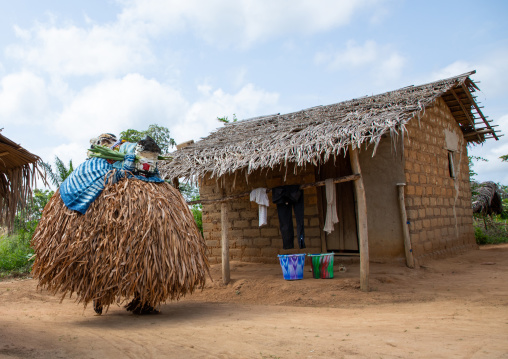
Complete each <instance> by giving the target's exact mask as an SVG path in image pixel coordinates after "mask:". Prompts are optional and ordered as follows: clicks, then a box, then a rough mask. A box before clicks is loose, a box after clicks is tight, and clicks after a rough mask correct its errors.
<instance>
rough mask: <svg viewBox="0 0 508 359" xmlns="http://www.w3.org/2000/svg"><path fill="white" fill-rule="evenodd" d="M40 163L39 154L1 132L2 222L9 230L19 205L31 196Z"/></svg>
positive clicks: (0, 218)
mask: <svg viewBox="0 0 508 359" xmlns="http://www.w3.org/2000/svg"><path fill="white" fill-rule="evenodd" d="M0 131H1V129H0ZM39 163H40V158H39V157H38V156H36V155H34V154H33V153H30V152H28V151H27V150H25V149H24V148H23V147H21V146H20V145H18V144H17V143H15V142H13V141H11V140H9V139H8V138H7V137H5V136H3V135H2V134H0V224H1V225H5V226H6V227H7V228H8V229H9V230H12V227H13V225H14V217H15V216H16V211H17V210H18V208H19V207H18V206H21V207H23V206H24V204H25V203H26V201H27V199H29V198H30V197H31V194H32V187H33V186H34V185H35V178H36V174H37V173H40V172H39V169H38V164H39Z"/></svg>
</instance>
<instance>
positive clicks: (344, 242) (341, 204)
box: [316, 153, 359, 254]
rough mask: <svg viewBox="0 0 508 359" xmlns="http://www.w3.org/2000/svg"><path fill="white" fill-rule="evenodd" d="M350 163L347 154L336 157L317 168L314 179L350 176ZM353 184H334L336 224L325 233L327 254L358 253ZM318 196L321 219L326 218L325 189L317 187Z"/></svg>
mask: <svg viewBox="0 0 508 359" xmlns="http://www.w3.org/2000/svg"><path fill="white" fill-rule="evenodd" d="M351 174H353V173H352V170H351V163H350V160H349V153H347V154H346V156H345V157H344V156H338V157H337V158H335V160H334V159H333V158H332V159H330V160H329V161H328V162H326V163H325V164H323V165H321V166H319V167H318V168H317V173H316V177H317V179H318V180H320V181H321V180H325V179H328V178H337V177H342V176H347V175H351ZM353 186H354V185H353V182H345V183H336V184H335V192H336V196H337V198H336V202H337V217H338V219H339V222H338V223H335V226H334V230H333V232H331V233H326V232H325V240H326V249H327V251H328V252H331V251H333V252H335V253H344V254H348V253H350V254H355V253H359V247H358V233H357V225H356V210H355V197H354V187H353ZM318 196H320V199H321V201H320V203H321V206H320V209H319V210H320V212H321V218H325V217H326V191H325V187H324V186H323V187H318Z"/></svg>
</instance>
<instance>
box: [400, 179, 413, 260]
mask: <svg viewBox="0 0 508 359" xmlns="http://www.w3.org/2000/svg"><path fill="white" fill-rule="evenodd" d="M405 185H406V184H405V183H397V188H398V192H399V196H398V197H399V210H400V219H401V221H402V234H403V236H404V249H405V251H406V265H407V266H408V267H409V268H414V267H415V260H414V257H413V248H412V246H411V237H410V236H409V228H408V222H407V214H406V204H405V202H404V186H405Z"/></svg>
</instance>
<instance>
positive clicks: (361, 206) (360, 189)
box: [349, 146, 369, 292]
mask: <svg viewBox="0 0 508 359" xmlns="http://www.w3.org/2000/svg"><path fill="white" fill-rule="evenodd" d="M349 156H350V161H351V168H352V170H353V172H354V173H357V174H359V175H360V178H358V179H356V180H355V181H354V185H355V197H356V218H357V219H358V236H359V242H360V243H359V244H360V289H361V290H362V291H364V292H368V291H369V239H368V225H367V200H366V198H365V187H364V185H363V179H362V177H361V174H362V171H361V169H360V160H359V158H358V149H353V148H352V147H351V146H350V147H349Z"/></svg>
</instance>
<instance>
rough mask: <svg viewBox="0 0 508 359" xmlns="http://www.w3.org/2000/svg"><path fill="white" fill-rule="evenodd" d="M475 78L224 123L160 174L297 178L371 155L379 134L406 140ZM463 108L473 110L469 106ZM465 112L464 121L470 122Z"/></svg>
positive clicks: (164, 166) (178, 153) (470, 87)
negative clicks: (312, 168)
mask: <svg viewBox="0 0 508 359" xmlns="http://www.w3.org/2000/svg"><path fill="white" fill-rule="evenodd" d="M473 73H474V71H472V72H468V73H465V74H462V75H459V76H455V77H452V78H449V79H444V80H440V81H436V82H432V83H428V84H425V85H421V86H409V87H405V88H402V89H399V90H396V91H390V92H386V93H383V94H379V95H375V96H368V97H362V98H358V99H353V100H349V101H344V102H340V103H336V104H332V105H328V106H318V107H313V108H309V109H306V110H302V111H298V112H293V113H288V114H282V115H281V114H274V115H269V116H263V117H256V118H252V119H246V120H242V121H238V122H232V123H228V124H226V125H224V127H221V128H219V129H218V130H217V131H215V132H213V133H211V134H210V135H209V136H207V137H206V138H203V139H201V140H200V141H198V142H196V143H193V144H191V145H189V146H187V147H185V148H181V149H179V150H177V151H175V152H173V153H171V157H173V160H172V161H165V162H163V163H161V164H160V166H159V171H160V173H161V176H163V177H164V178H165V179H168V180H173V179H180V178H183V179H185V180H186V181H188V182H194V183H197V182H199V179H201V178H205V177H208V178H216V179H218V178H221V177H222V176H224V175H227V174H233V173H235V172H237V171H244V172H245V173H246V175H248V174H250V173H252V172H253V171H256V170H258V169H276V168H284V167H286V168H287V167H288V165H289V164H294V165H295V166H294V167H293V168H294V173H295V174H296V173H297V171H298V170H299V169H300V168H302V167H305V166H306V165H317V164H319V163H325V162H327V161H328V160H329V159H330V158H335V157H336V156H340V155H344V154H345V153H346V152H347V149H348V148H350V146H351V147H352V148H353V149H354V148H361V146H362V145H365V146H366V145H373V146H374V150H373V154H375V149H376V147H377V145H378V144H379V142H380V140H381V138H382V136H383V135H385V134H389V135H390V137H391V138H392V140H393V141H394V144H395V143H397V139H398V138H399V136H405V135H406V127H405V126H406V124H407V123H408V122H409V121H410V120H412V119H414V118H417V119H420V118H421V116H423V115H424V113H425V109H427V108H429V107H431V106H433V105H434V104H435V101H436V100H437V99H438V98H440V97H443V96H445V95H446V96H448V97H452V98H454V97H453V96H452V95H450V91H451V90H453V91H455V93H459V92H460V91H461V92H460V93H461V96H462V97H466V96H467V94H470V92H473V91H475V90H476V89H477V87H476V85H475V84H474V83H473V81H472V80H471V79H470V78H469V76H470V75H472V74H473ZM466 92H467V93H466ZM447 103H448V102H447ZM456 106H458V104H456ZM467 106H469V107H468V108H470V109H471V108H472V106H473V103H472V102H470V103H469V102H468V103H467ZM467 106H466V107H467ZM469 112H471V110H470V111H469ZM469 112H468V114H467V116H470V117H473V115H474V114H473V113H472V112H471V113H469ZM457 121H459V120H458V119H457ZM460 121H462V120H460ZM459 125H460V126H461V128H462V129H463V131H465V132H466V131H469V132H471V133H473V132H475V129H474V128H472V127H471V125H470V124H469V123H465V124H462V123H459ZM463 126H464V127H463ZM402 138H403V137H402ZM480 138H481V136H480ZM469 140H471V141H476V140H477V139H476V137H468V141H469ZM400 143H403V141H400Z"/></svg>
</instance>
